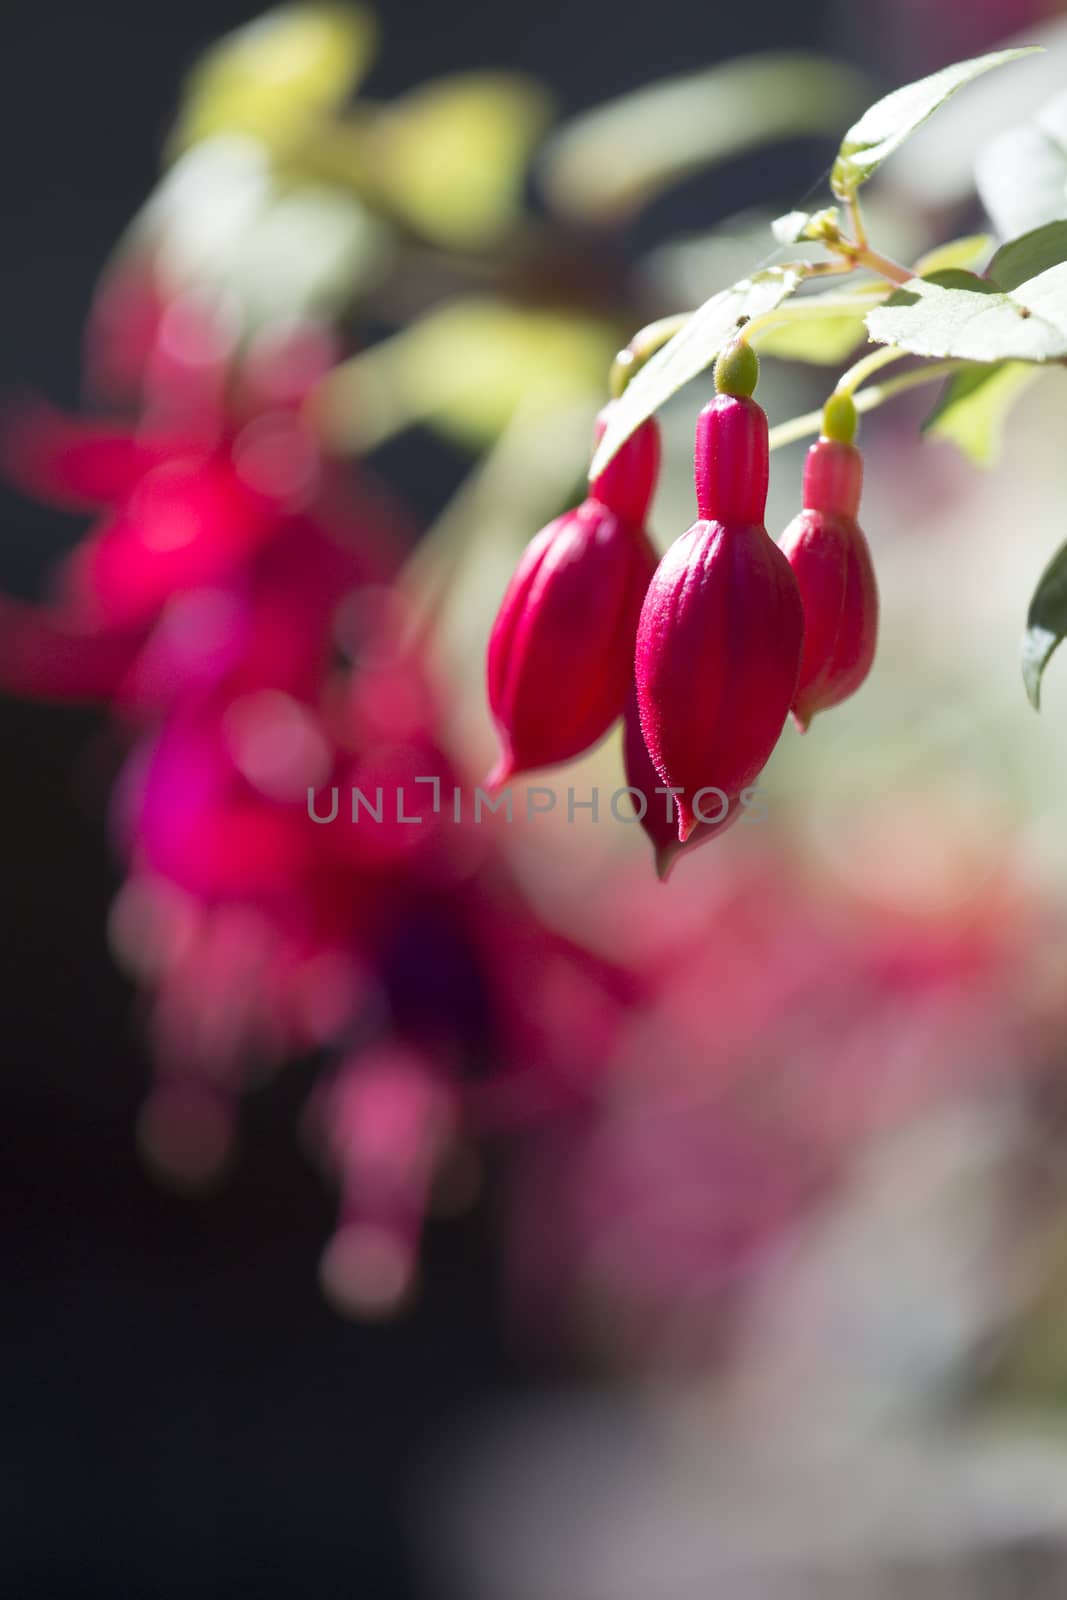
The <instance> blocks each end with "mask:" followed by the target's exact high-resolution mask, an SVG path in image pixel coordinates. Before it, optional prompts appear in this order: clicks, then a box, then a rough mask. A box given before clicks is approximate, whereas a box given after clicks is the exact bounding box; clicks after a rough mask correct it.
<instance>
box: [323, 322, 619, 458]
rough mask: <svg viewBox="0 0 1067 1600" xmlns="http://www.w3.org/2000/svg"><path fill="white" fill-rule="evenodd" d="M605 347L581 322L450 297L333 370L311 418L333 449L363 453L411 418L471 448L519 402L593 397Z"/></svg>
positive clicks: (530, 407)
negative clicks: (315, 419) (316, 419)
mask: <svg viewBox="0 0 1067 1600" xmlns="http://www.w3.org/2000/svg"><path fill="white" fill-rule="evenodd" d="M613 351H614V338H613V336H612V334H611V333H610V332H609V330H608V328H607V327H606V325H605V324H603V323H601V322H598V321H596V320H595V319H593V318H591V317H583V316H579V315H576V314H565V313H563V312H549V311H540V310H528V309H526V308H525V307H520V306H514V305H510V304H508V303H507V302H506V301H503V300H493V299H488V298H484V299H483V298H475V297H471V298H469V299H463V300H456V301H453V302H451V303H450V304H446V305H442V306H438V307H436V308H435V309H434V310H433V311H430V312H428V313H427V314H426V315H425V316H423V317H419V318H417V319H416V320H415V321H414V322H410V323H408V324H407V326H406V327H404V328H403V329H401V331H400V332H399V333H397V334H394V335H393V336H392V337H391V338H388V339H383V340H382V341H380V342H379V343H378V344H376V345H372V346H371V347H370V349H369V350H365V351H361V352H360V353H359V354H358V355H356V356H354V357H352V359H351V360H349V361H346V362H344V363H343V364H342V365H341V366H339V367H336V368H335V369H334V371H333V372H332V373H331V374H330V377H329V378H328V379H327V380H326V382H325V384H324V385H323V386H322V392H321V401H320V409H319V417H320V420H321V422H322V425H323V427H324V429H325V430H326V433H327V436H328V437H329V439H330V442H331V443H332V444H333V445H334V446H335V447H336V448H338V449H341V450H351V449H359V450H368V449H371V448H373V447H374V446H375V445H377V444H379V443H381V442H382V440H383V439H385V438H388V437H389V436H390V435H391V434H394V433H396V432H398V431H399V430H400V429H402V428H405V427H408V426H409V425H411V424H413V423H416V422H427V423H430V424H431V425H432V426H434V427H435V428H437V429H438V430H439V431H440V432H442V433H444V434H446V435H447V436H448V437H449V438H452V439H454V440H456V442H458V443H460V444H462V445H464V446H467V447H469V448H471V449H476V450H481V449H484V448H485V446H486V445H487V444H489V443H491V442H492V441H493V440H494V439H495V438H497V436H498V435H499V434H500V433H501V432H502V431H503V429H504V428H506V427H507V425H508V423H509V421H510V420H511V418H512V416H513V415H514V414H515V412H516V410H517V408H518V407H519V406H520V405H521V406H522V407H523V409H524V410H525V411H526V413H527V414H528V415H533V413H534V412H535V411H537V410H551V409H552V408H554V407H565V406H568V405H573V404H574V403H575V402H586V401H587V400H589V398H590V397H591V396H598V395H600V394H602V392H603V385H604V374H605V372H606V371H607V369H608V366H609V364H610V361H611V357H612V354H613Z"/></svg>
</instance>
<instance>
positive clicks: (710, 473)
mask: <svg viewBox="0 0 1067 1600" xmlns="http://www.w3.org/2000/svg"><path fill="white" fill-rule="evenodd" d="M695 472H696V488H697V504H698V507H699V509H700V513H701V520H700V521H699V522H696V523H694V525H693V526H692V527H691V528H690V529H689V531H688V533H685V534H683V535H682V537H681V538H680V539H678V540H677V541H676V542H675V543H674V544H673V545H672V546H671V548H670V549H669V550H668V551H667V554H666V555H665V556H664V558H663V560H662V561H661V562H660V565H659V567H658V569H657V571H656V574H655V576H654V577H653V579H652V582H651V584H650V585H649V589H648V593H647V595H646V597H645V603H644V606H643V608H642V611H641V619H640V622H639V624H638V630H637V661H636V676H637V701H638V710H639V714H640V719H641V729H642V732H643V734H644V739H645V743H646V745H647V747H648V752H649V755H650V757H651V760H652V764H653V767H654V768H655V770H656V772H657V773H658V774H659V776H660V778H661V779H662V781H663V782H664V783H665V784H669V785H670V786H671V787H672V788H676V789H679V790H680V791H681V795H680V796H679V803H678V815H679V826H678V838H679V841H680V842H681V843H683V844H684V843H685V841H686V840H687V839H688V838H689V836H690V834H691V833H692V832H693V829H694V828H695V827H696V825H697V823H698V821H699V816H698V814H697V810H696V808H695V807H694V803H693V801H694V797H695V796H696V794H697V792H698V791H699V790H701V789H709V790H710V789H713V788H714V789H721V790H722V791H723V792H724V793H725V794H727V795H738V794H740V793H741V790H742V789H744V788H746V787H747V786H748V785H749V784H751V783H753V782H754V780H755V778H756V776H757V774H758V773H759V772H760V770H761V768H762V767H763V766H764V764H765V763H766V761H767V758H768V757H769V756H770V753H771V751H772V750H773V749H774V746H775V744H776V743H777V741H778V736H779V734H780V733H781V731H782V726H783V724H784V722H785V719H786V716H787V714H788V711H789V706H790V703H791V701H792V699H793V694H794V691H795V689H796V682H797V673H798V670H799V666H800V651H801V645H802V642H803V634H804V615H803V611H802V608H801V603H800V594H799V591H798V589H797V584H796V579H795V578H794V576H793V572H792V569H791V568H790V566H789V563H788V561H786V559H785V557H784V556H783V555H782V553H781V551H780V550H779V549H778V548H777V546H776V545H775V544H774V542H773V541H772V540H771V538H770V537H769V535H768V533H767V530H766V528H765V527H764V526H763V515H764V506H765V501H766V494H767V419H766V417H765V416H764V413H763V411H762V409H761V408H760V407H759V406H758V405H757V404H756V402H755V401H754V400H752V399H749V398H747V397H745V396H737V395H723V394H720V395H718V396H716V398H715V399H714V400H713V401H712V402H711V404H710V405H708V406H706V407H705V409H704V410H703V411H702V412H701V414H700V418H699V420H698V422H697V445H696V457H695Z"/></svg>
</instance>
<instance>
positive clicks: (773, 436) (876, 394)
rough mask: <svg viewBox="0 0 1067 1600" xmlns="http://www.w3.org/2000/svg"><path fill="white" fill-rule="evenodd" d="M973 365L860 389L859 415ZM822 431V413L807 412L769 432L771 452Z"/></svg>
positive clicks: (934, 364)
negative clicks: (860, 412)
mask: <svg viewBox="0 0 1067 1600" xmlns="http://www.w3.org/2000/svg"><path fill="white" fill-rule="evenodd" d="M974 364H975V363H974V362H973V361H931V363H930V365H929V366H926V367H917V368H916V369H915V371H914V372H902V373H901V374H900V376H899V377H897V378H887V379H886V381H885V383H872V384H871V386H870V388H868V389H861V390H860V392H859V394H857V395H855V396H854V402H855V406H856V410H857V411H873V410H874V409H875V408H876V407H877V406H881V405H884V404H885V402H886V401H887V400H893V399H895V398H896V396H897V395H898V394H904V393H906V392H907V390H909V389H917V388H918V387H919V385H920V384H924V383H937V382H938V381H939V380H940V379H941V378H948V377H951V375H952V374H953V373H954V372H960V371H962V370H963V369H964V368H965V367H972V366H974ZM821 428H822V409H821V407H820V409H819V410H818V411H808V412H805V414H804V415H803V416H802V417H791V418H790V420H789V421H788V422H780V423H779V424H778V426H777V427H776V428H772V429H771V431H770V448H771V449H772V450H780V449H781V448H782V446H783V445H787V444H795V443H796V441H797V440H798V439H807V438H810V437H811V435H812V434H817V433H819V432H820V430H821Z"/></svg>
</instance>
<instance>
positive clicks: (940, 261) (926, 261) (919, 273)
mask: <svg viewBox="0 0 1067 1600" xmlns="http://www.w3.org/2000/svg"><path fill="white" fill-rule="evenodd" d="M992 248H993V239H992V236H991V235H990V234H988V233H969V234H967V235H966V236H965V237H964V238H962V239H950V240H949V241H948V242H947V244H939V245H935V246H934V248H933V249H932V250H928V251H927V252H926V254H925V255H924V256H920V257H919V259H918V261H917V262H916V263H915V267H914V272H915V276H916V277H917V278H927V277H929V276H930V274H931V273H932V272H947V271H948V270H949V268H950V267H976V266H977V265H978V263H979V262H980V261H982V260H984V258H985V257H986V256H987V255H988V254H989V252H990V251H991V250H992ZM1002 287H1003V288H1007V287H1009V285H1007V284H1004V285H1002Z"/></svg>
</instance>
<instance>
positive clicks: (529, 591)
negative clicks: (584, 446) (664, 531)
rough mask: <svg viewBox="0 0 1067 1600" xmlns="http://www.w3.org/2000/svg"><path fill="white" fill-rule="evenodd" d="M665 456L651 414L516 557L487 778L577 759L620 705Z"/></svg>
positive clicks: (505, 606) (495, 635)
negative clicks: (497, 739)
mask: <svg viewBox="0 0 1067 1600" xmlns="http://www.w3.org/2000/svg"><path fill="white" fill-rule="evenodd" d="M658 461H659V437H658V431H657V429H656V424H655V423H654V422H650V423H646V424H645V426H644V427H643V428H641V429H638V431H637V433H636V434H635V435H634V436H633V438H632V439H631V440H630V441H628V443H627V444H625V445H624V446H623V448H622V450H621V451H620V452H619V454H618V455H617V456H616V457H615V459H614V460H613V461H612V462H611V464H610V466H609V467H608V468H607V469H606V471H605V472H604V473H602V474H601V475H600V477H599V478H597V480H596V482H595V483H594V484H593V486H592V492H591V495H590V498H589V499H587V500H585V501H583V503H582V504H581V505H580V506H578V508H577V509H576V510H574V511H568V512H566V513H565V514H564V515H563V516H562V517H557V519H556V520H555V522H551V523H549V525H548V527H547V528H543V529H542V530H541V532H540V533H539V534H538V535H537V537H536V538H535V539H534V540H533V541H532V542H531V543H530V545H529V546H528V547H527V549H526V552H525V554H524V555H523V557H522V560H521V561H520V562H519V566H518V569H517V571H516V573H515V576H514V577H513V578H512V580H511V583H510V584H509V585H508V589H507V592H506V593H505V595H504V599H503V602H502V604H501V607H500V611H499V613H498V615H497V619H496V622H495V624H494V626H493V632H492V636H491V638H490V641H489V659H488V674H487V675H488V684H489V705H490V708H491V710H492V712H493V716H494V717H495V718H496V722H497V725H498V727H499V729H500V734H501V740H502V744H503V753H502V755H501V758H500V760H499V761H498V763H497V765H496V767H495V768H494V769H493V771H492V773H491V774H490V776H489V778H488V780H487V781H488V783H489V784H490V786H499V785H500V784H502V783H506V782H507V780H508V778H510V777H511V776H512V775H513V774H515V773H516V772H525V771H529V770H530V769H532V768H534V767H546V766H553V765H555V764H556V763H558V762H562V761H570V760H571V759H572V758H573V757H574V756H577V755H580V754H581V753H582V751H583V750H588V749H589V747H590V746H591V745H594V744H596V742H597V741H598V740H599V739H601V738H602V737H603V736H604V734H605V733H606V732H607V731H608V729H609V728H610V727H611V724H612V723H613V722H614V721H615V720H616V718H617V717H619V716H620V715H621V714H622V710H623V707H624V705H625V703H626V695H627V692H628V690H629V687H630V684H631V682H632V680H633V659H634V637H635V635H636V631H637V619H638V616H639V615H640V611H641V602H642V600H643V599H644V596H645V590H646V589H647V588H648V583H649V579H650V578H651V576H652V574H653V572H654V571H655V569H656V552H655V550H654V549H653V547H652V544H651V542H650V540H649V537H648V535H647V533H646V532H645V531H644V528H643V527H642V525H641V518H642V517H643V516H644V512H645V509H646V507H647V505H648V501H649V499H650V498H651V494H652V490H653V488H654V486H655V474H656V469H657V466H658ZM594 495H595V498H594Z"/></svg>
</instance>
